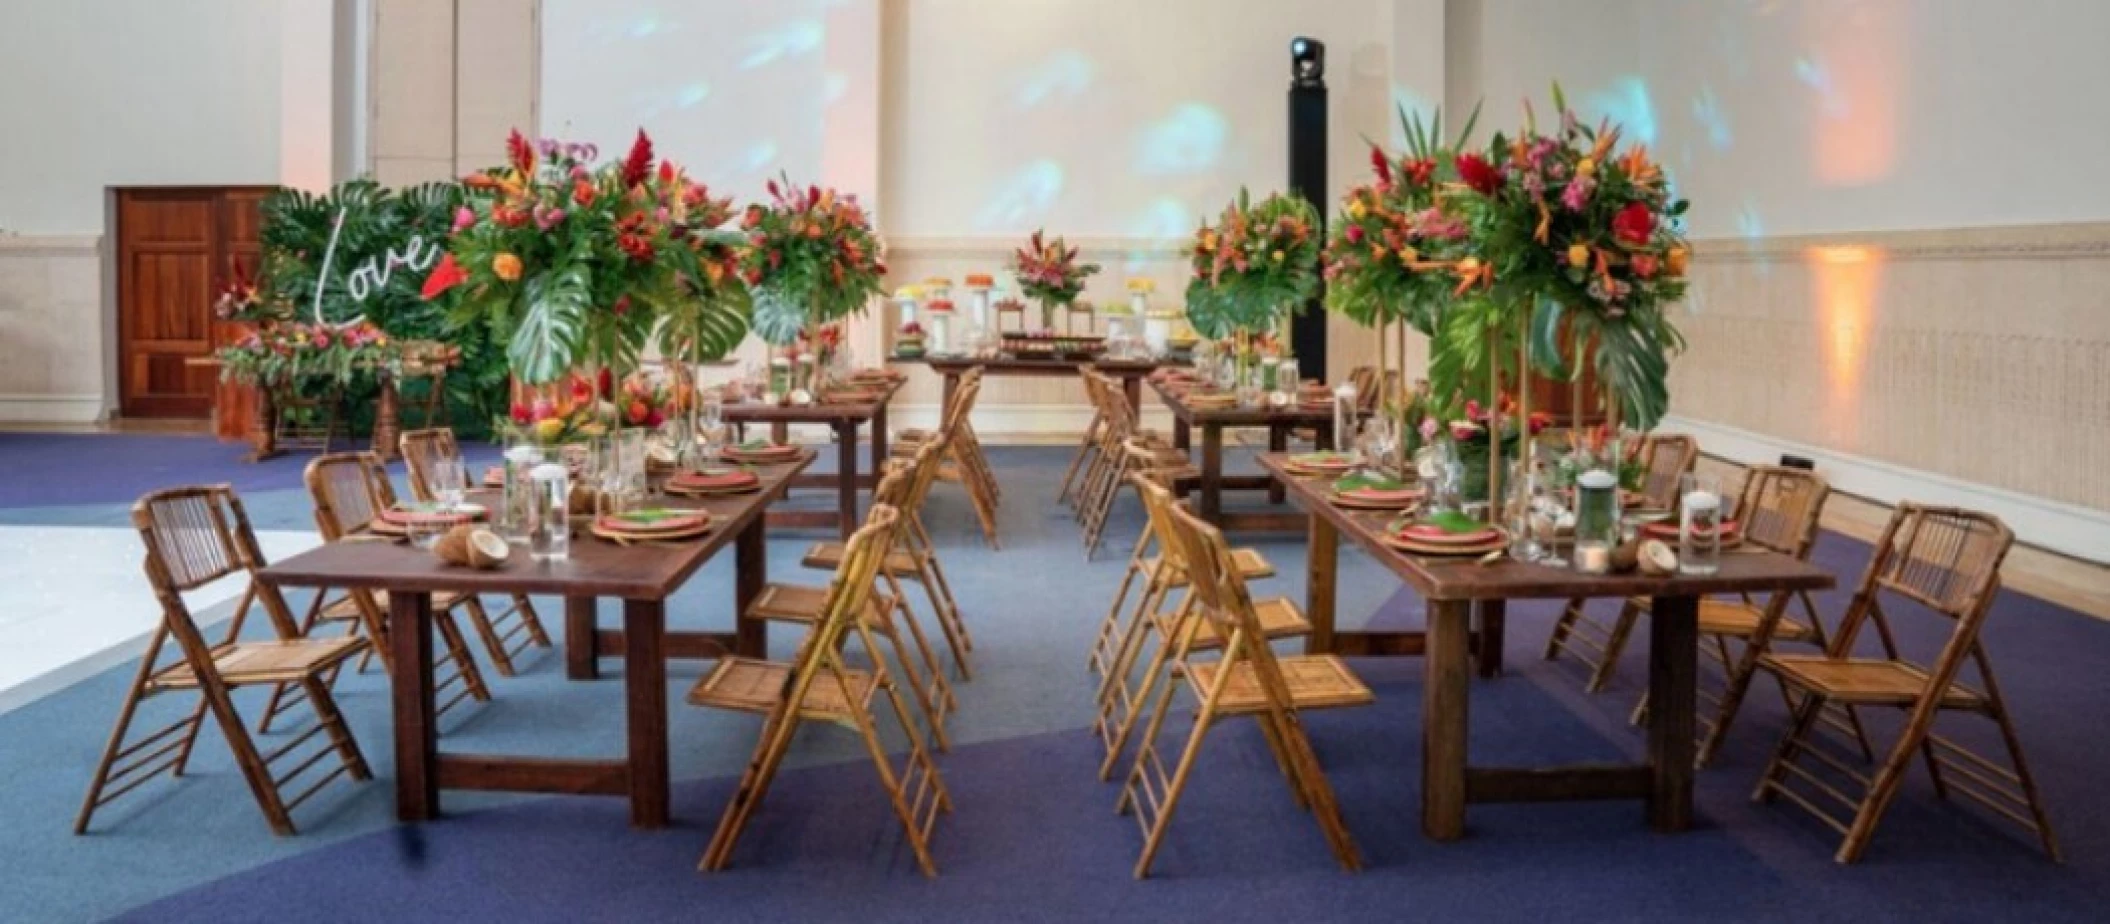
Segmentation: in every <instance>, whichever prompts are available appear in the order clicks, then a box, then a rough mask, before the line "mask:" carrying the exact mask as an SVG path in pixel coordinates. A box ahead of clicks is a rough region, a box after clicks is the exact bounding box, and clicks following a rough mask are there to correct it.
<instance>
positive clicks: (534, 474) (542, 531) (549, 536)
mask: <svg viewBox="0 0 2110 924" xmlns="http://www.w3.org/2000/svg"><path fill="white" fill-rule="evenodd" d="M528 478H529V481H530V482H531V483H532V484H533V485H534V490H533V492H532V494H533V498H532V502H531V503H530V504H529V505H528V523H527V534H528V542H527V546H528V554H529V555H532V556H534V558H535V559H536V560H537V561H563V560H565V559H567V558H570V557H571V472H570V470H569V469H567V468H565V467H564V463H563V462H561V461H554V460H545V461H542V462H538V463H536V465H535V466H534V467H533V468H531V469H529V470H528Z"/></svg>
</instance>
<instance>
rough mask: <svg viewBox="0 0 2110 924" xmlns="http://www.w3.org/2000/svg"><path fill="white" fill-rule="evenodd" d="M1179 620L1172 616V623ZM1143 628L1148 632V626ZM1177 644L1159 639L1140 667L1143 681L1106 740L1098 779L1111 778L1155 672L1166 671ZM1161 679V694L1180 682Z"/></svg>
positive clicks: (1159, 717) (1154, 721)
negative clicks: (1111, 737)
mask: <svg viewBox="0 0 2110 924" xmlns="http://www.w3.org/2000/svg"><path fill="white" fill-rule="evenodd" d="M1181 621H1182V620H1174V622H1175V623H1178V622H1181ZM1145 632H1146V635H1147V633H1148V630H1147V628H1146V630H1145ZM1178 645H1179V642H1178V640H1177V639H1172V638H1164V639H1159V640H1158V647H1157V648H1156V649H1155V650H1154V651H1152V652H1151V655H1150V665H1149V666H1148V667H1146V668H1144V669H1143V681H1142V685H1141V686H1140V687H1138V688H1137V689H1136V693H1135V696H1134V697H1132V698H1130V699H1129V701H1128V708H1127V709H1126V710H1125V711H1123V713H1122V715H1121V721H1120V723H1119V724H1117V725H1115V726H1114V728H1113V740H1112V741H1109V742H1107V745H1106V758H1105V760H1103V761H1102V762H1101V763H1100V764H1099V779H1100V780H1101V781H1105V780H1110V779H1113V775H1114V764H1116V763H1118V762H1119V761H1120V759H1121V752H1122V751H1123V750H1125V749H1126V748H1127V747H1128V738H1129V735H1130V734H1131V733H1132V732H1134V731H1135V727H1136V721H1137V720H1138V719H1140V718H1141V717H1142V715H1141V713H1142V709H1143V705H1144V703H1145V702H1147V701H1148V700H1149V699H1150V691H1151V688H1152V687H1153V686H1154V685H1156V684H1158V683H1159V682H1161V681H1160V680H1159V678H1158V675H1160V674H1163V673H1165V672H1166V665H1168V664H1170V663H1171V661H1172V654H1173V652H1174V650H1175V649H1176V648H1177V647H1178ZM1162 682H1163V683H1164V684H1165V686H1164V688H1163V695H1165V696H1170V695H1171V693H1172V690H1173V689H1174V688H1175V687H1177V686H1179V684H1177V683H1174V682H1173V679H1172V678H1171V677H1166V678H1164V679H1163V681H1162ZM1163 709H1164V704H1163V703H1160V706H1159V711H1160V712H1162V711H1163ZM1163 718H1164V716H1162V715H1157V716H1152V717H1151V723H1152V724H1153V725H1155V724H1157V723H1158V722H1160V721H1162V720H1163ZM1144 740H1145V741H1146V742H1147V741H1149V740H1150V739H1149V738H1148V737H1147V736H1146V737H1145V739H1144ZM1136 759H1137V760H1141V759H1142V754H1141V752H1140V751H1138V752H1137V757H1136Z"/></svg>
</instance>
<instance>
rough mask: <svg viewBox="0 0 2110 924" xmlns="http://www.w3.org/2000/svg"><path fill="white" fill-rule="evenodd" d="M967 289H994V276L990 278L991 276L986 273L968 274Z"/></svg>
mask: <svg viewBox="0 0 2110 924" xmlns="http://www.w3.org/2000/svg"><path fill="white" fill-rule="evenodd" d="M967 287H968V288H970V289H992V288H995V287H996V277H994V276H991V275H989V274H988V273H968V274H967Z"/></svg>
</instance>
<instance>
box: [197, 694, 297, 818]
mask: <svg viewBox="0 0 2110 924" xmlns="http://www.w3.org/2000/svg"><path fill="white" fill-rule="evenodd" d="M200 692H201V693H202V694H203V695H204V696H205V701H206V706H207V708H208V709H209V710H210V711H211V712H212V715H213V718H214V719H215V720H217V721H218V722H219V724H220V732H221V734H224V735H226V736H227V749H228V750H230V751H233V752H234V762H235V765H236V766H237V767H240V768H241V771H242V779H244V780H245V781H247V782H248V783H249V792H250V794H251V795H253V796H255V797H256V807H257V808H259V809H261V810H263V813H264V821H265V822H267V823H269V824H270V825H271V833H273V834H277V835H279V836H281V837H288V836H291V835H293V834H294V833H295V831H294V828H293V817H292V815H290V814H289V813H288V812H287V811H286V804H285V802H284V801H283V800H281V799H280V798H279V795H278V788H277V787H276V786H275V785H273V783H272V781H271V768H270V767H268V766H266V765H265V764H264V758H263V755H262V754H259V753H258V752H257V749H256V742H254V741H251V740H250V738H249V729H248V728H246V727H244V726H243V725H242V716H241V714H240V713H238V712H236V711H235V708H234V700H233V699H232V698H230V697H229V696H228V695H227V691H226V690H225V689H221V688H219V687H217V686H214V685H212V684H207V685H206V686H205V687H204V688H203V689H201V690H200Z"/></svg>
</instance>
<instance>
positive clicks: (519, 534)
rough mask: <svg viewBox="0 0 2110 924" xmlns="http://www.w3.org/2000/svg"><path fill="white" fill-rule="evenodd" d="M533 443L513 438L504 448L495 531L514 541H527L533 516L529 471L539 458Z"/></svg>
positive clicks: (538, 450) (518, 543)
mask: <svg viewBox="0 0 2110 924" xmlns="http://www.w3.org/2000/svg"><path fill="white" fill-rule="evenodd" d="M543 455H544V454H543V452H542V450H541V449H540V448H538V447H536V446H535V445H534V444H532V443H529V442H526V441H525V440H520V439H518V438H515V439H513V440H511V441H509V442H508V443H507V445H506V450H505V485H504V487H503V489H502V492H501V494H500V498H499V510H498V516H497V521H498V534H499V535H500V536H503V537H505V540H506V541H507V542H510V543H512V544H514V545H526V544H527V542H528V523H529V521H530V519H531V518H532V516H533V509H532V508H533V507H534V503H535V489H534V484H533V481H532V478H531V476H530V474H529V473H530V472H532V471H533V470H534V468H535V466H536V465H538V464H540V463H541V462H542V461H543Z"/></svg>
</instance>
